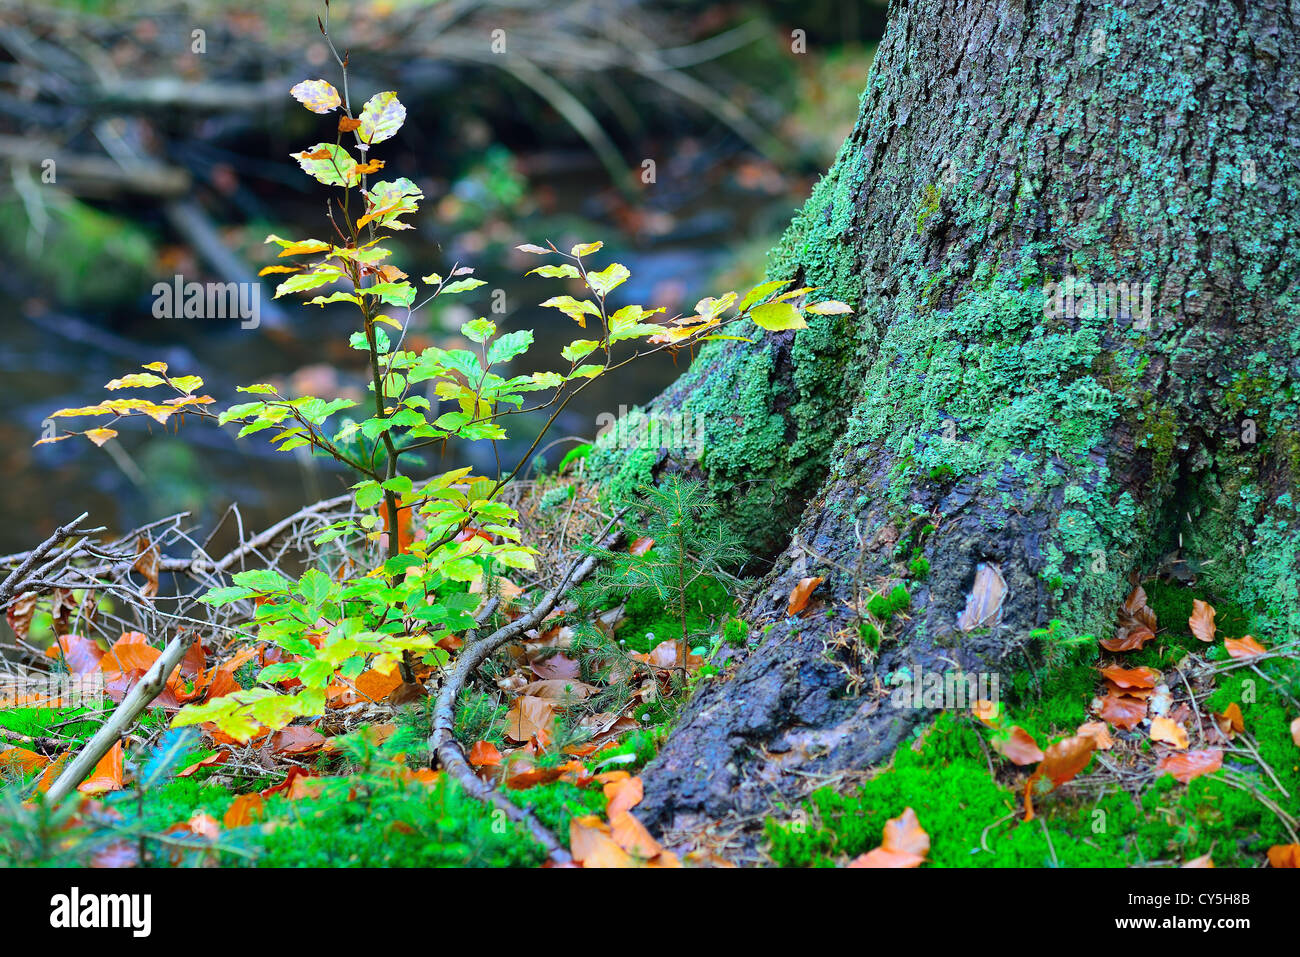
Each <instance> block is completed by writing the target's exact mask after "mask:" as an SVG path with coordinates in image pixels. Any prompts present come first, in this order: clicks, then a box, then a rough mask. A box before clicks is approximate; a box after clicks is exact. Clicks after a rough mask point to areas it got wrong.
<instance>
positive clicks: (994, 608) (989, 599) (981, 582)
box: [957, 562, 1007, 631]
mask: <svg viewBox="0 0 1300 957" xmlns="http://www.w3.org/2000/svg"><path fill="white" fill-rule="evenodd" d="M1006 597H1007V582H1006V579H1005V578H1003V577H1002V569H1001V568H1000V567H999V566H998V565H996V564H994V563H993V562H979V563H978V564H977V565H976V566H975V582H974V584H973V585H972V586H971V591H970V594H969V595H967V596H966V607H965V608H964V609H962V612H961V614H960V615H958V616H957V627H958V628H959V629H960V630H962V631H971V630H973V629H975V628H984V627H991V626H993V625H996V624H998V622H1000V621H1001V620H1002V604H1003V602H1004V601H1006Z"/></svg>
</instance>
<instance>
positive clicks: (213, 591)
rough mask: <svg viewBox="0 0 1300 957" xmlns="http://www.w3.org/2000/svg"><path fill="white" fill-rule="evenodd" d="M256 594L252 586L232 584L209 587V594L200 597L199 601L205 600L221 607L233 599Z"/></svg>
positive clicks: (208, 603)
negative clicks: (244, 586) (245, 586)
mask: <svg viewBox="0 0 1300 957" xmlns="http://www.w3.org/2000/svg"><path fill="white" fill-rule="evenodd" d="M255 594H256V592H254V591H253V590H252V589H251V588H243V587H240V586H238V585H232V586H228V587H221V588H210V589H208V592H207V594H205V595H204V596H203V597H202V598H200V599H199V601H201V602H203V603H204V604H205V605H215V606H218V607H220V606H221V605H229V604H230V603H231V602H232V601H240V600H242V599H244V598H250V597H252V596H253V595H255Z"/></svg>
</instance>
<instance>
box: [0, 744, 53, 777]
mask: <svg viewBox="0 0 1300 957" xmlns="http://www.w3.org/2000/svg"><path fill="white" fill-rule="evenodd" d="M49 763H50V759H49V758H47V757H45V755H43V754H37V753H36V752H35V751H28V750H27V749H26V748H9V749H8V750H5V751H0V770H12V771H17V772H18V773H19V774H28V773H30V772H32V771H37V770H40V769H41V768H43V767H45V766H46V765H47V764H49Z"/></svg>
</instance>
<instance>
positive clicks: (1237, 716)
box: [1214, 701, 1246, 739]
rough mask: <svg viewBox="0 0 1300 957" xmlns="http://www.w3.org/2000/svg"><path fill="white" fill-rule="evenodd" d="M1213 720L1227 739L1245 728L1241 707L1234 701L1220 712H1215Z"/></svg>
mask: <svg viewBox="0 0 1300 957" xmlns="http://www.w3.org/2000/svg"><path fill="white" fill-rule="evenodd" d="M1214 721H1215V723H1216V724H1217V725H1218V726H1219V730H1220V731H1222V732H1223V733H1224V734H1225V735H1226V736H1227V737H1228V738H1229V739H1231V738H1232V736H1233V735H1236V734H1241V733H1242V732H1243V731H1245V730H1246V720H1245V718H1243V717H1242V714H1241V707H1240V706H1239V705H1238V704H1237V702H1235V701H1234V702H1232V704H1230V705H1228V706H1227V707H1226V708H1224V709H1223V713H1222V714H1216V715H1215V716H1214Z"/></svg>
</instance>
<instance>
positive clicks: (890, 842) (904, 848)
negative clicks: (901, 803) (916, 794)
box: [849, 807, 930, 867]
mask: <svg viewBox="0 0 1300 957" xmlns="http://www.w3.org/2000/svg"><path fill="white" fill-rule="evenodd" d="M881 838H882V840H881V845H880V847H877V848H876V849H874V850H871V851H867V853H865V854H860V855H858V856H857V857H855V858H854V859H853V861H852V862H851V863H850V864H849V867H920V866H921V864H922V863H924V861H925V858H926V855H927V854H929V853H930V835H929V834H926V833H925V831H924V830H923V829H922V828H921V823H920V821H918V820H917V817H916V812H915V811H913V810H912V809H911V808H910V807H908V808H904V809H903V813H902V814H900V815H899V816H898V817H895V818H890V819H889V820H888V821H886V822H885V827H884V831H883V833H882V835H881Z"/></svg>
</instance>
